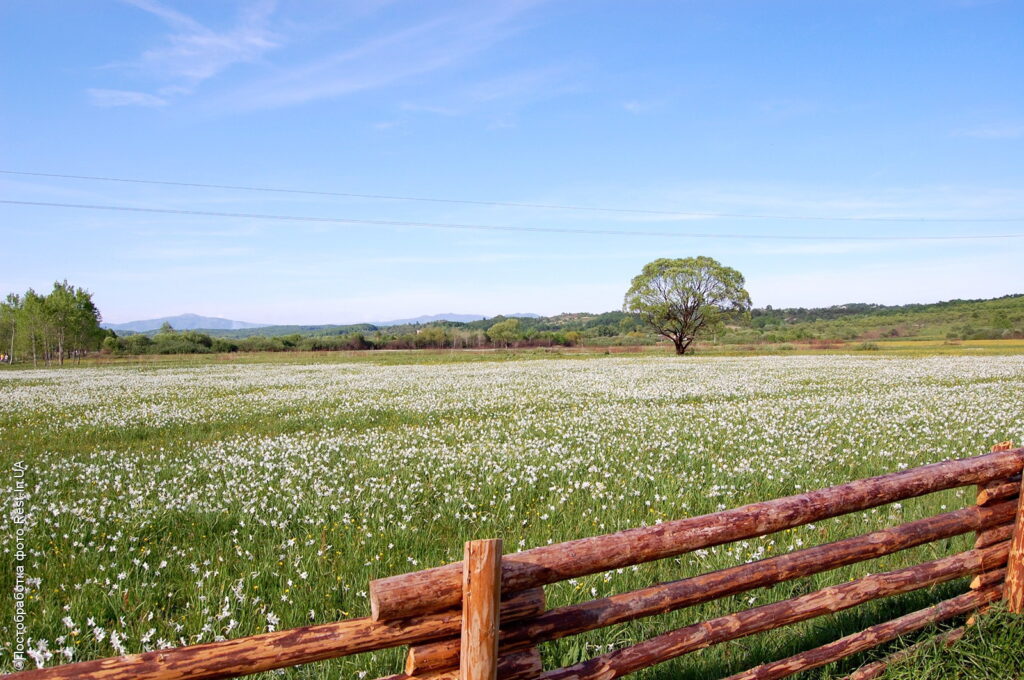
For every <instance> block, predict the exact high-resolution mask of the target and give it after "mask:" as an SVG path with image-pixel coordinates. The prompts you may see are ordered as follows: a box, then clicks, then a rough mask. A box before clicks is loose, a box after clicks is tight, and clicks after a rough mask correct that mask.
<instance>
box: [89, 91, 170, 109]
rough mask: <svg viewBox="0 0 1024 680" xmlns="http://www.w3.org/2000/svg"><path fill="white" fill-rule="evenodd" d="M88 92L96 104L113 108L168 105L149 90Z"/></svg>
mask: <svg viewBox="0 0 1024 680" xmlns="http://www.w3.org/2000/svg"><path fill="white" fill-rule="evenodd" d="M86 94H88V95H89V99H90V100H91V101H92V103H93V104H94V105H95V106H100V107H103V108H111V107H115V106H148V107H157V106H167V100H166V99H164V98H163V97H158V96H156V95H154V94H149V93H148V92H132V91H131V90H100V89H95V88H92V89H88V90H86Z"/></svg>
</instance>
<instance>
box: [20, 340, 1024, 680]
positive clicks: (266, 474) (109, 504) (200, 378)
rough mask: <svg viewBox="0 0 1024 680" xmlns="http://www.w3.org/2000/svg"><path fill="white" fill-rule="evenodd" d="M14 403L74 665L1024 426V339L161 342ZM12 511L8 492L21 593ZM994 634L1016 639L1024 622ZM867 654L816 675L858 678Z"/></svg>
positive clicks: (641, 580) (742, 664) (842, 574)
mask: <svg viewBox="0 0 1024 680" xmlns="http://www.w3.org/2000/svg"><path fill="white" fill-rule="evenodd" d="M437 356H441V355H437ZM467 356H469V355H467ZM547 356H550V355H547ZM494 358H505V359H507V360H504V361H494V360H489V359H494ZM0 401H2V403H3V404H4V408H3V410H2V413H0V459H2V460H3V461H4V468H5V470H4V474H5V475H6V476H7V477H8V479H7V480H5V481H6V483H5V484H4V485H3V491H2V492H0V493H2V498H0V500H2V501H3V503H4V506H5V508H7V507H10V506H11V504H12V494H13V490H12V487H11V484H10V479H12V478H13V468H14V464H15V463H16V462H23V463H24V465H25V467H26V473H25V474H26V478H25V479H26V481H27V484H28V488H29V490H30V496H29V498H28V500H27V501H26V510H27V511H28V513H29V514H28V517H27V520H28V521H27V525H26V529H27V533H26V537H25V542H26V545H27V548H28V551H27V552H28V555H27V557H26V558H25V560H24V564H25V567H26V571H27V573H28V575H29V577H30V579H29V584H30V586H31V587H30V594H29V598H28V601H27V603H26V619H27V625H28V636H29V637H30V638H31V647H32V649H33V658H34V659H35V663H39V664H45V665H54V664H57V663H65V662H68V661H76V660H84V659H91V658H98V657H102V656H110V655H115V654H122V653H132V652H137V651H143V650H150V649H159V648H162V647H167V646H177V645H184V644H194V643H197V642H206V641H210V640H215V639H223V638H229V637H237V636H241V635H248V634H253V633H259V632H264V631H267V630H275V629H283V628H288V627H294V626H301V625H305V624H308V623H311V622H325V621H333V620H337V619H341V618H348V617H355V616H363V615H366V614H367V613H368V604H367V600H366V590H367V582H368V581H369V580H370V579H373V578H378V577H382V576H389V575H393V574H396V573H401V572H405V571H412V570H416V569H421V568H425V567H428V566H434V565H438V564H442V563H446V562H450V561H454V560H458V559H460V558H461V552H462V543H463V541H465V540H467V539H471V538H485V537H501V538H503V539H504V541H505V546H506V550H507V551H512V550H518V549H523V548H528V547H532V546H537V545H543V544H547V543H551V542H558V541H563V540H569V539H573V538H579V537H582V536H587V535H594V534H600V533H608V532H612V531H616V530H619V529H624V528H628V527H634V526H641V525H650V524H654V523H656V522H659V521H663V520H667V519H674V518H679V517H684V516H690V515H697V514H703V513H707V512H713V511H715V510H717V509H723V508H726V507H733V506H736V505H740V504H743V503H747V502H752V501H756V500H763V499H767V498H772V497H777V496H783V495H788V494H792V493H798V492H800V491H802V490H808V489H813V488H818V487H823V486H828V485H831V484H836V483H840V482H843V481H847V480H851V479H855V478H860V477H865V476H870V475H874V474H882V473H886V472H891V471H895V470H899V469H905V468H907V467H913V466H916V465H921V464H925V463H929V462H934V461H938V460H943V459H948V458H957V457H965V456H972V455H977V454H979V453H983V452H985V451H987V450H988V449H989V447H990V446H991V445H992V444H993V443H995V442H997V441H1003V440H1013V441H1015V442H1018V443H1019V442H1021V441H1022V440H1024V418H1022V414H1024V355H1019V354H1017V355H998V354H993V355H988V354H986V355H979V356H970V355H962V356H952V355H944V356H875V355H872V354H871V353H867V352H864V353H851V354H848V355H844V354H829V355H808V356H800V355H797V356H790V355H784V354H782V355H776V356H762V357H749V356H748V357H709V358H691V357H687V358H675V357H667V356H651V355H647V354H641V355H637V356H624V355H614V354H613V355H610V356H598V357H589V358H567V357H563V356H553V357H550V360H546V361H527V360H520V359H518V358H517V357H515V356H514V355H513V356H504V355H500V356H494V355H490V356H488V355H483V357H482V360H476V361H448V360H438V361H436V362H433V361H424V362H422V363H417V364H409V363H401V362H399V361H397V360H396V361H393V362H392V361H391V360H389V359H388V358H387V357H386V356H380V355H378V356H377V357H373V356H369V357H367V358H366V359H361V360H359V361H357V362H353V361H346V360H345V356H344V355H342V354H338V355H337V356H335V357H333V358H332V361H330V362H304V361H291V362H285V361H275V362H273V363H242V362H236V361H225V362H218V361H207V362H205V363H196V364H189V363H185V362H169V363H163V362H154V363H151V364H136V365H130V366H120V365H108V366H89V367H84V368H78V369H65V370H47V369H40V370H4V371H0ZM972 502H973V489H970V488H968V489H960V490H954V491H949V492H944V493H941V494H936V495H933V496H928V497H925V498H921V499H916V500H913V501H907V502H904V503H902V504H899V503H897V504H892V505H890V506H885V507H883V508H878V509H876V510H872V511H868V512H865V513H858V514H856V515H853V516H847V517H840V518H836V519H832V520H828V521H824V522H819V523H817V524H815V525H808V526H806V527H802V528H799V529H795V530H792V531H789V532H785V533H783V534H780V535H775V536H771V537H765V538H763V539H757V540H750V541H744V542H742V543H738V544H733V545H728V546H722V547H719V548H714V549H710V550H701V551H697V552H695V553H692V554H689V555H685V556H683V557H681V558H677V559H670V560H664V561H661V562H657V563H653V564H649V565H643V566H639V567H634V568H630V569H624V570H619V571H617V572H613V573H609V574H603V575H596V576H592V577H587V578H581V579H577V580H574V581H571V582H567V583H563V584H558V585H555V586H549V587H548V588H547V594H548V602H549V606H558V605H562V604H567V603H570V602H579V601H583V600H587V599H592V598H593V597H597V596H602V595H607V594H612V593H616V592H622V591H626V590H632V589H635V588H638V587H643V586H645V585H649V584H651V583H653V582H655V581H666V580H674V579H678V578H682V577H685V576H688V575H692V574H696V573H700V572H705V571H708V570H711V569H716V568H721V567H726V566H731V565H734V564H737V563H743V562H748V561H752V560H756V559H760V558H763V557H766V556H769V555H772V554H778V553H779V552H784V551H789V550H794V549H798V548H800V547H804V546H809V545H812V544H816V543H820V542H823V541H830V540H835V539H838V538H842V537H845V536H850V535H856V534H859V533H863V532H864V531H867V530H869V529H872V528H880V527H883V526H886V525H891V524H895V523H900V522H903V521H909V520H911V519H916V518H919V517H923V516H927V515H930V514H934V513H937V512H941V511H942V510H944V509H954V508H956V507H962V506H963V505H966V504H969V503H972ZM14 529H15V527H14V525H13V523H12V519H11V514H10V513H5V515H4V517H3V519H2V520H0V540H2V546H3V548H2V549H3V551H4V562H5V565H4V568H3V570H2V571H0V588H2V590H3V592H5V593H10V592H11V589H12V588H13V578H14V577H13V569H12V568H11V565H12V564H13V562H14V556H13V550H12V545H13V535H14ZM970 541H971V537H969V536H965V537H960V538H957V539H950V540H948V541H942V542H940V543H937V544H933V545H929V546H922V547H920V548H916V549H913V550H910V551H906V552H904V553H899V554H896V555H891V556H888V557H885V558H881V559H878V560H875V561H872V562H869V563H865V564H859V565H854V566H851V567H848V568H843V569H839V570H836V571H833V572H828V573H825V574H819V575H816V576H813V577H809V578H806V579H801V580H798V581H794V582H791V583H786V584H781V585H779V586H777V587H775V588H771V589H767V590H761V591H756V592H754V593H751V594H746V595H743V596H738V597H736V598H728V599H724V600H721V601H717V602H713V603H709V604H706V605H702V606H699V607H695V608H693V609H688V610H684V611H681V612H676V613H673V614H670V615H667V616H661V617H655V618H652V619H648V620H644V621H640V622H635V623H633V624H629V625H623V626H618V627H613V628H611V629H607V630H604V631H596V632H594V633H591V634H586V635H582V636H578V637H575V638H567V639H565V640H561V641H559V642H556V643H550V644H547V645H545V646H544V647H543V648H542V650H543V653H544V655H545V660H546V664H547V665H548V666H549V667H553V666H555V665H566V664H569V663H573V662H576V661H579V660H581V659H584V658H588V657H591V656H594V655H596V654H598V653H601V652H604V651H607V650H608V649H611V648H615V647H618V646H622V645H626V644H630V643H632V642H636V641H638V640H640V639H643V638H646V637H649V636H651V635H654V634H656V633H658V632H663V631H665V630H668V629H669V628H671V627H676V626H679V625H685V624H688V623H692V622H695V621H698V620H701V619H705V618H708V617H709V616H715V615H720V614H723V613H726V612H729V611H735V610H736V609H739V608H742V607H746V606H749V605H752V604H763V603H765V602H769V601H772V600H777V599H783V598H786V597H792V596H794V595H796V594H802V593H806V592H809V591H811V590H813V589H815V588H818V587H821V586H824V585H828V584H832V583H838V582H842V581H845V580H849V579H850V578H852V577H853V576H855V575H862V574H864V573H866V572H867V571H881V570H883V569H891V568H898V567H900V566H905V565H908V564H911V563H914V562H917V561H920V560H922V559H929V558H934V557H937V556H939V555H941V554H948V553H949V552H952V551H954V550H957V549H965V548H966V547H968V546H969V544H970ZM962 588H963V583H962V582H958V583H955V584H947V585H944V586H936V587H934V588H931V589H926V590H924V591H921V592H920V593H916V594H912V595H910V596H903V597H899V598H894V599H892V600H886V601H881V602H875V603H871V604H869V605H864V606H861V607H858V608H856V609H854V610H851V611H849V612H846V613H843V614H841V615H837V616H834V617H828V618H824V619H818V620H814V621H811V622H807V623H805V624H801V625H797V626H794V627H791V628H788V629H784V630H781V631H776V632H773V633H770V634H765V635H760V636H755V637H751V638H747V639H744V640H739V641H736V642H733V643H729V644H726V645H722V646H720V647H716V648H712V649H708V650H704V651H701V652H699V653H696V654H693V655H690V656H688V657H684V658H682V659H679V660H676V661H674V662H671V663H669V664H667V665H665V666H662V667H659V668H657V669H652V670H649V671H646V672H643V673H640V674H638V675H637V676H636V677H643V678H684V679H694V680H695V679H697V678H708V677H719V676H724V675H727V674H729V673H731V672H735V671H738V670H741V669H743V668H746V667H749V666H751V665H754V664H756V663H759V662H761V661H765V660H769V659H771V658H777V657H779V656H783V655H785V654H789V653H792V652H794V651H797V650H799V649H801V648H803V647H806V646H808V645H812V644H816V643H822V642H824V641H827V640H829V639H834V638H836V637H839V636H841V635H843V634H846V633H849V632H853V631H855V630H859V629H860V628H863V627H864V625H866V624H868V623H873V622H876V621H879V620H882V619H884V618H889V617H892V616H893V615H896V614H899V613H903V612H906V611H910V610H912V609H917V608H920V607H921V606H924V605H925V604H927V603H931V602H934V601H937V600H938V599H941V598H942V597H943V596H944V595H948V594H951V593H952V592H953V591H955V590H958V589H961V590H962ZM12 620H13V604H12V601H11V599H10V598H9V597H4V598H2V599H0V672H6V671H10V670H12V665H11V664H12V656H11V644H12V640H13V638H14V630H13V623H12ZM998 630H999V631H1001V634H1002V635H1003V636H1004V637H1005V636H1006V635H1007V634H1009V635H1010V636H1011V638H1010V642H1009V643H1008V645H1009V647H1008V649H1012V648H1014V647H1016V648H1018V649H1019V645H1020V642H1021V640H1024V633H1017V634H1016V635H1017V636H1016V637H1015V638H1014V637H1013V635H1014V633H1013V632H1012V626H1010V627H1006V626H1003V627H1001V628H998ZM1008 630H1009V631H1011V632H1010V633H1007V632H1006V631H1008ZM992 635H993V636H994V635H995V633H993V634H992ZM972 644H974V645H977V643H976V642H971V641H970V640H968V641H965V646H964V647H963V650H965V651H963V652H961V654H969V653H970V652H971V650H973V649H975V647H972V646H971V645H972ZM979 654H980V655H981V657H983V658H984V657H985V652H979ZM937 655H938V656H941V655H940V654H939V653H938V652H935V653H934V654H932V655H931V656H929V657H928V658H927V659H926V660H924V661H922V663H925V664H927V668H930V669H932V670H933V671H934V672H935V673H939V674H936V675H930V676H925V677H936V678H938V677H955V676H954V675H941V673H943V672H945V671H944V670H943V668H944V667H943V665H942V664H943V663H949V662H944V661H942V660H941V659H937V658H936V656H937ZM1012 656H1013V655H1012V654H1010V655H1009V657H1008V658H1012ZM401 658H402V651H401V650H388V651H385V652H378V653H374V654H371V655H363V656H357V657H351V658H346V659H339V660H335V661H328V662H322V663H319V664H312V665H310V666H307V667H304V668H298V669H291V670H288V671H284V672H282V673H280V674H274V676H275V677H276V676H278V675H283V676H284V677H288V678H324V679H326V678H350V677H354V678H376V677H378V676H383V675H388V674H390V673H394V672H397V670H398V669H399V668H400V666H401ZM866 658H869V657H868V656H862V657H860V658H857V659H854V660H851V661H848V662H845V663H843V664H838V665H835V666H832V667H827V668H824V669H821V670H820V671H815V672H813V673H811V674H809V675H808V676H807V677H820V678H833V677H839V675H840V674H841V673H842V672H843V671H849V670H851V669H852V668H854V667H856V666H857V665H859V664H860V663H862V662H863V661H864V660H865V659H866ZM990 662H991V663H996V664H997V668H996V670H997V671H998V672H1002V673H1004V674H1003V675H999V674H998V673H997V674H995V675H992V676H986V675H981V674H979V675H976V676H975V675H964V676H962V677H1009V675H1008V672H1012V671H1010V668H1009V666H1008V665H1005V664H1011V663H1013V662H1012V661H1006V660H1000V659H997V660H996V661H994V662H993V661H991V660H990ZM952 663H958V662H952ZM998 664H1004V665H1003V666H999V665H998ZM918 670H920V669H918ZM947 670H948V668H947ZM1018 670H1019V669H1018ZM901 672H903V673H911V672H910V671H907V670H906V669H905V668H904V669H895V670H894V672H893V673H894V674H893V676H892V677H896V678H899V677H910V675H899V673H901ZM915 672H917V671H915Z"/></svg>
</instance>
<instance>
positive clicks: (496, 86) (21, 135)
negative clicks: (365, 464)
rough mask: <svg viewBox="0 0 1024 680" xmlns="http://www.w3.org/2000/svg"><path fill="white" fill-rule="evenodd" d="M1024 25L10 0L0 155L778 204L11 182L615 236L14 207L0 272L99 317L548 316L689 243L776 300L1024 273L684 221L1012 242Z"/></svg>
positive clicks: (980, 259)
mask: <svg viewBox="0 0 1024 680" xmlns="http://www.w3.org/2000/svg"><path fill="white" fill-rule="evenodd" d="M1021 35H1024V3H1015V2H1009V1H1007V2H983V1H974V2H971V1H959V2H957V1H952V0H945V1H935V2H898V3H893V2H870V1H856V2H843V1H835V2H827V3H822V2H810V1H808V2H765V1H757V2H753V1H751V2H729V1H722V2H599V1H582V0H580V1H576V2H570V1H562V2H559V1H553V2H542V1H539V0H536V1H522V2H479V1H477V2H464V3H457V2H453V3H442V2H411V1H410V2H369V1H365V2H364V1H358V0H357V1H352V2H344V3H337V2H316V1H315V0H305V1H303V2H298V1H295V2H287V1H285V0H279V1H278V2H274V1H272V0H258V1H249V0H244V1H239V2H228V1H226V0H225V1H222V2H198V1H196V2H172V1H171V0H162V1H157V0H125V1H123V2H104V1H101V0H95V1H83V2H66V1H49V0H31V1H27V0H26V1H20V0H8V2H5V3H4V4H3V5H2V6H0V59H2V61H3V63H4V68H3V69H0V169H2V170H13V171H29V172H42V173H57V174H74V175H97V176H109V177H124V178H138V179H155V180H170V181H180V182H194V183H208V184H221V185H225V184H230V185H255V186H265V187H281V188H294V189H304V190H312V191H326V192H341V193H358V194H386V195H397V196H413V197H424V198H452V199H464V200H469V201H498V202H513V203H535V204H536V203H540V204H559V205H574V206H597V207H614V208H634V209H641V210H658V211H667V212H683V213H695V212H698V213H700V212H703V213H716V214H722V213H725V214H730V215H771V216H778V217H772V218H770V219H769V218H749V217H720V216H719V217H706V216H705V217H696V216H692V215H691V216H686V215H663V214H662V215H655V214H644V213H612V212H599V211H583V210H558V209H548V208H544V209H539V208H521V207H512V206H482V205H472V204H459V203H438V202H425V201H398V200H382V199H360V198H352V197H341V196H314V195H303V194H284V193H266V192H251V191H241V190H227V189H209V188H186V187H171V186H161V185H142V184H125V183H114V182H99V181H82V180H68V179H56V178H44V177H33V176H24V175H9V174H4V175H0V200H17V201H35V202H49V203H78V204H96V205H119V206H129V207H149V208H169V209H180V210H197V211H213V212H236V213H237V212H244V213H261V214H277V215H298V216H315V217H338V218H351V219H364V220H375V219H376V220H385V221H406V222H408V221H414V222H432V223H460V224H478V225H489V226H512V227H551V228H559V229H583V230H613V231H618V232H627V233H626V234H619V235H597V234H556V233H545V232H513V231H508V232H497V231H474V230H451V229H437V228H413V227H408V226H405V227H402V226H387V225H376V226H374V225H367V224H341V223H310V222H288V221H276V220H264V219H256V218H226V217H209V216H196V215H192V216H182V215H166V214H157V213H123V212H106V211H88V210H82V209H70V208H54V207H42V206H24V205H21V206H18V205H10V204H0V236H2V240H3V245H2V251H0V252H2V261H0V292H7V291H21V290H24V289H25V288H27V287H29V286H32V287H35V288H37V289H48V288H49V286H50V285H51V284H52V282H53V280H55V279H64V278H67V279H68V280H69V281H71V282H72V283H75V284H77V285H81V286H84V287H86V288H88V289H89V290H91V291H93V293H94V297H95V300H96V302H97V303H98V305H99V306H100V309H101V310H102V312H103V313H104V316H105V318H106V319H107V320H108V321H110V322H122V321H128V320H131V319H138V318H149V317H154V316H162V315H170V314H177V313H182V312H196V313H200V314H207V315H217V316H226V317H229V318H235V319H242V320H247V321H257V322H273V323H288V322H296V323H319V322H350V321H367V320H385V319H391V318H398V317H408V316H416V315H419V314H430V313H438V312H464V313H481V314H488V315H491V314H498V313H503V312H504V313H508V312H535V313H541V314H552V313H558V312H562V311H606V310H610V309H616V308H618V307H619V306H620V305H621V301H622V294H623V292H624V291H625V289H626V287H627V285H628V283H629V279H630V278H631V277H632V276H633V275H635V274H636V273H637V272H638V271H639V270H640V268H641V267H642V266H643V264H644V263H646V262H648V261H650V260H652V259H654V258H657V257H685V256H691V255H710V256H713V257H716V258H718V259H719V260H720V261H722V262H723V263H725V264H728V265H731V266H733V267H736V268H737V269H739V270H740V271H742V272H743V273H744V274H745V275H746V277H747V283H748V286H747V287H748V289H749V290H750V293H751V295H752V297H753V300H754V303H755V305H758V306H763V305H767V304H771V305H774V306H816V305H829V304H841V303H844V302H852V301H866V302H883V303H904V302H914V301H922V302H925V301H934V300H940V299H949V298H954V297H989V296H996V295H1003V294H1008V293H1019V292H1024V285H1022V284H1024V277H1022V276H1021V274H1020V262H1021V257H1022V255H1024V239H1021V238H1004V239H972V240H963V239H958V240H948V241H936V240H911V241H864V240H853V239H851V240H842V239H840V240H835V239H831V240H818V241H816V240H770V239H726V238H710V239H708V238H687V237H685V234H694V233H702V234H713V235H714V234H750V235H760V236H804V237H821V236H831V237H836V236H844V237H845V236H849V237H855V236H856V237H865V236H893V235H903V236H916V237H920V236H942V235H947V236H948V235H1000V234H1002V235H1008V234H1024V76H1022V74H1024V40H1021ZM821 217H828V218H832V217H845V218H855V219H852V220H831V219H829V220H818V219H815V220H808V219H801V218H821ZM877 217H887V218H926V219H937V220H942V221H920V222H917V221H909V222H907V221H888V222H875V221H864V220H863V219H861V218H877ZM652 231H656V232H670V233H673V234H678V236H646V235H642V234H640V233H637V232H652Z"/></svg>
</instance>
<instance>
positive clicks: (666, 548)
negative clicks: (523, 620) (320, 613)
mask: <svg viewBox="0 0 1024 680" xmlns="http://www.w3.org/2000/svg"><path fill="white" fill-rule="evenodd" d="M1022 468H1024V449H1014V450H1012V451H1003V452H999V453H989V454H985V455H983V456H977V457H974V458H966V459H962V460H952V461H945V462H942V463H933V464H931V465H925V466H922V467H919V468H914V469H912V470H905V471H903V472H896V473H893V474H889V475H883V476H881V477H872V478H870V479H862V480H857V481H854V482H849V483H847V484H842V485H839V486H834V487H831V488H828V489H821V490H818V491H811V492H808V493H803V494H799V495H796V496H789V497H786V498H778V499H775V500H770V501H764V502H760V503H753V504H750V505H745V506H742V507H739V508H734V509H732V510H725V511H723V512H716V513H713V514H710V515H704V516H701V517H690V518H686V519H679V520H674V521H671V522H665V523H663V524H658V525H655V526H651V527H641V528H637V529H629V530H626V531H620V532H618V533H616V534H609V535H604V536H592V537H590V538H583V539H579V540H575V541H568V542H566V543H559V544H554V545H547V546H541V547H539V548H533V549H531V550H524V551H523V552H519V553H514V554H511V555H506V556H505V558H504V560H503V562H502V589H503V590H504V591H514V590H526V589H527V588H534V587H536V586H541V585H545V584H548V583H556V582H558V581H564V580H566V579H569V578H575V577H579V576H586V575H587V574H593V573H596V572H600V571H607V570H609V569H617V568H620V567H626V566H629V565H632V564H639V563H641V562H650V561H652V560H658V559H662V558H666V557H675V556H676V555H681V554H683V553H687V552H690V551H692V550H696V549H698V548H707V547H710V546H714V545H721V544H723V543H730V542H732V541H737V540H742V539H747V538H753V537H756V536H763V535H765V534H770V533H774V532H776V531H781V530H783V529H790V528H792V527H795V526H800V525H801V524H807V523H808V522H815V521H818V520H822V519H827V518H829V517H836V516H838V515H844V514H847V513H850V512H856V511H859V510H864V509H867V508H873V507H877V506H879V505H885V504H886V503H891V502H893V501H899V500H905V499H907V498H914V497H916V496H922V495H924V494H928V493H932V492H934V491H942V490H944V489H951V488H954V487H958V486H966V485H969V484H981V483H984V482H988V481H991V480H993V479H1006V478H1007V477H1011V476H1013V475H1015V474H1017V473H1018V472H1020V471H1021V469H1022ZM461 585H462V565H461V563H454V564H448V565H445V566H442V567H435V568H433V569H426V570H424V571H419V572H413V573H410V574H403V575H400V576H392V577H389V578H383V579H377V580H375V581H371V582H370V608H371V616H372V618H373V619H374V620H376V621H386V620H391V619H396V618H402V617H406V616H411V615H413V614H421V613H425V612H430V611H437V610H441V609H446V608H449V607H455V606H458V604H459V602H460V598H461V597H462V591H461Z"/></svg>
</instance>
